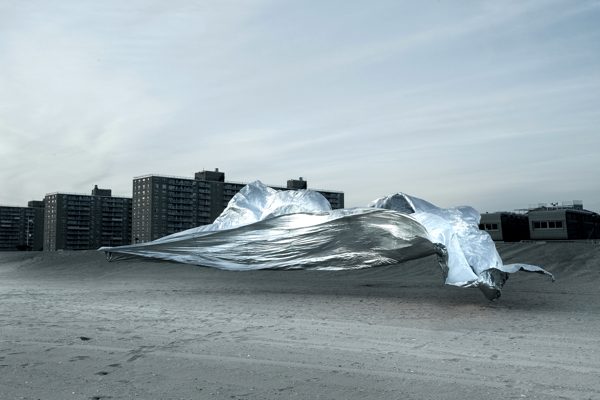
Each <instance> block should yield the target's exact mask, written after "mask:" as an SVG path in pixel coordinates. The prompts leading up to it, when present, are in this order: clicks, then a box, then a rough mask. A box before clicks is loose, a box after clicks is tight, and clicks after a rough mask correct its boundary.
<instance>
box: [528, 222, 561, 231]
mask: <svg viewBox="0 0 600 400" xmlns="http://www.w3.org/2000/svg"><path fill="white" fill-rule="evenodd" d="M532 226H533V229H562V227H563V223H562V221H533V222H532Z"/></svg>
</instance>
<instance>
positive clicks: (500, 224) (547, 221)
mask: <svg viewBox="0 0 600 400" xmlns="http://www.w3.org/2000/svg"><path fill="white" fill-rule="evenodd" d="M519 211H521V212H525V213H524V214H517V213H509V212H496V213H486V214H482V215H481V221H480V224H479V229H482V230H485V231H487V232H488V233H489V234H490V236H491V237H492V239H493V240H497V241H505V242H511V241H520V240H596V239H600V214H597V213H595V212H592V211H589V210H585V209H584V208H583V202H582V201H580V200H574V201H572V202H563V203H562V204H560V205H559V203H558V202H557V203H551V204H550V205H547V204H539V205H537V206H535V207H530V208H528V209H522V210H519Z"/></svg>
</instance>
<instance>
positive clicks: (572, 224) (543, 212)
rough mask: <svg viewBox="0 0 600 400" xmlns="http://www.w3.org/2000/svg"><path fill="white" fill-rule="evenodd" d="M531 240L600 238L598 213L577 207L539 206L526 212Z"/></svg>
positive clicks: (599, 216) (599, 217)
mask: <svg viewBox="0 0 600 400" xmlns="http://www.w3.org/2000/svg"><path fill="white" fill-rule="evenodd" d="M528 217H529V232H530V236H531V239H532V240H582V239H585V240H589V239H600V215H599V214H597V213H595V212H592V211H588V210H584V209H579V208H558V207H556V208H550V207H548V208H546V207H544V208H539V209H535V210H531V211H529V213H528Z"/></svg>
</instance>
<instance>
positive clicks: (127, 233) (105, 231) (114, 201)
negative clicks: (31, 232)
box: [44, 186, 131, 251]
mask: <svg viewBox="0 0 600 400" xmlns="http://www.w3.org/2000/svg"><path fill="white" fill-rule="evenodd" d="M44 202H45V204H46V213H45V218H44V250H48V251H56V250H86V249H97V248H99V247H102V246H121V245H125V244H130V243H131V242H130V238H131V198H129V197H113V196H112V191H111V190H110V189H99V188H98V186H95V187H94V189H93V190H92V194H91V195H85V194H73V193H50V194H47V195H46V197H45V199H44Z"/></svg>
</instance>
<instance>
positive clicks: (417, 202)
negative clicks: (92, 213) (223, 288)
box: [100, 181, 551, 299]
mask: <svg viewBox="0 0 600 400" xmlns="http://www.w3.org/2000/svg"><path fill="white" fill-rule="evenodd" d="M478 223H479V213H477V211H476V210H474V209H473V208H471V207H458V208H452V209H442V208H438V207H436V206H434V205H433V204H430V203H428V202H426V201H424V200H422V199H418V198H416V197H412V196H408V195H405V194H402V193H398V194H395V195H392V196H388V197H384V198H381V199H378V200H375V201H374V202H372V203H371V204H370V205H369V207H365V208H351V209H343V210H331V207H330V205H329V202H328V201H327V200H326V199H325V198H324V197H323V196H322V195H321V194H319V193H317V192H314V191H311V190H290V191H276V190H274V189H271V188H269V187H267V186H265V185H263V184H262V183H261V182H259V181H256V182H253V183H251V184H249V185H247V186H246V187H244V188H243V189H242V190H241V191H240V192H239V193H238V194H236V195H235V196H234V197H233V199H232V200H231V201H230V202H229V205H228V206H227V208H226V209H225V210H224V211H223V213H222V214H221V215H220V216H219V217H218V218H217V219H216V220H215V222H214V223H213V224H210V225H204V226H200V227H197V228H193V229H189V230H186V231H183V232H179V233H176V234H173V235H169V236H166V237H163V238H160V239H157V240H155V241H153V242H148V243H141V244H135V245H129V246H120V247H103V248H101V249H100V250H101V251H104V252H106V254H107V257H108V258H109V260H114V259H119V258H125V257H129V256H141V257H151V258H157V259H163V260H170V261H177V262H183V263H189V264H195V265H202V266H207V267H214V268H220V269H225V270H236V271H244V270H256V269H317V270H349V269H360V268H368V267H375V266H382V265H392V264H399V263H402V262H403V261H406V260H410V259H415V258H421V257H427V256H430V255H437V260H438V264H439V266H440V267H441V269H442V272H443V275H444V278H445V282H446V284H448V285H454V286H461V287H478V288H480V289H481V290H482V291H483V293H484V294H485V295H486V297H488V298H490V299H495V298H497V297H499V296H500V291H501V288H502V286H503V285H504V283H505V282H506V279H508V274H509V273H513V272H516V271H518V270H525V271H530V272H539V273H544V274H548V275H550V276H551V274H550V273H548V272H547V271H545V270H543V269H542V268H540V267H537V266H531V265H526V264H514V265H503V263H502V260H501V258H500V256H499V255H498V252H497V251H496V247H495V245H494V243H493V241H492V240H491V238H490V236H489V235H488V234H487V233H486V232H483V231H480V230H479V229H478ZM399 267H401V266H399Z"/></svg>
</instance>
